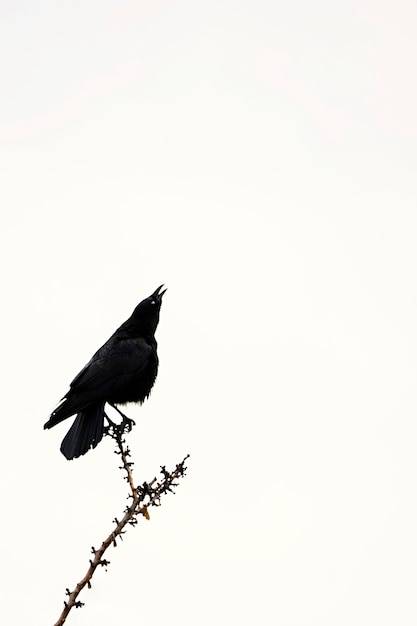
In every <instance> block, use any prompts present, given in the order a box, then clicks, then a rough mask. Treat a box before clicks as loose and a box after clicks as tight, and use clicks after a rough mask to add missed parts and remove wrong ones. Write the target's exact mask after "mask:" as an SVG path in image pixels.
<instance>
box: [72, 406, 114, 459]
mask: <svg viewBox="0 0 417 626" xmlns="http://www.w3.org/2000/svg"><path fill="white" fill-rule="evenodd" d="M103 433H104V403H103V404H96V405H94V406H89V407H87V408H85V409H83V410H82V411H80V412H79V413H78V415H77V417H76V418H75V421H74V423H73V425H72V426H71V428H70V429H69V431H68V432H67V434H66V435H65V437H64V439H63V441H62V443H61V452H62V454H63V455H64V456H65V458H67V459H68V460H69V461H70V460H71V459H76V458H77V457H79V456H82V455H83V454H85V453H86V452H88V451H89V449H90V448H95V447H96V445H97V444H98V443H100V441H101V440H102V438H103Z"/></svg>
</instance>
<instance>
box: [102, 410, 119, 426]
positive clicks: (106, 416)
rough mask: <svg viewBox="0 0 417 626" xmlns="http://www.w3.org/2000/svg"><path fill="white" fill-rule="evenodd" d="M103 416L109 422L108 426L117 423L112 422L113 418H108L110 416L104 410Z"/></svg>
mask: <svg viewBox="0 0 417 626" xmlns="http://www.w3.org/2000/svg"><path fill="white" fill-rule="evenodd" d="M104 417H105V418H106V420H107V421H108V423H109V426H117V424H116V423H115V422H113V420H111V419H110V417H109V416H108V415H107V413H106V412H104Z"/></svg>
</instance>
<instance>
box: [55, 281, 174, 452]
mask: <svg viewBox="0 0 417 626" xmlns="http://www.w3.org/2000/svg"><path fill="white" fill-rule="evenodd" d="M162 287H163V285H161V286H160V287H158V289H156V290H155V291H154V292H153V294H152V295H151V296H149V298H145V300H142V302H140V303H139V304H138V306H137V307H136V308H135V310H134V311H133V313H132V315H131V316H130V317H129V319H128V320H126V322H124V323H123V324H122V325H121V326H120V328H118V329H117V330H116V332H115V333H114V334H113V335H112V336H111V337H110V339H109V340H108V341H106V343H105V344H104V345H103V346H102V347H101V348H100V349H99V350H98V351H97V352H96V353H95V354H94V356H93V357H92V359H91V360H90V361H89V362H88V363H87V365H86V366H85V367H84V368H83V369H82V370H81V372H80V373H79V374H77V376H76V377H75V378H74V380H73V381H72V383H71V385H70V389H69V391H68V393H67V394H66V395H65V396H64V397H63V398H62V400H61V402H60V404H59V405H58V407H57V408H56V409H55V411H53V412H52V414H51V417H50V418H49V420H48V421H47V422H46V424H45V425H44V428H52V427H53V426H55V425H56V424H59V422H62V421H63V420H65V419H67V418H68V417H71V415H75V414H77V417H76V418H75V421H74V423H73V425H72V426H71V428H70V429H69V431H68V432H67V434H66V435H65V437H64V439H63V441H62V444H61V452H62V454H63V455H64V456H65V457H66V458H67V459H68V460H70V459H75V458H77V457H79V456H82V455H83V454H85V453H86V452H88V450H89V449H90V448H95V447H96V446H97V444H98V443H99V442H100V441H101V439H102V437H103V433H104V418H105V411H104V407H105V404H106V402H107V403H108V404H110V405H111V406H113V407H114V408H115V409H116V410H117V411H119V409H117V407H115V406H114V405H116V404H125V403H127V402H140V403H142V402H143V401H144V400H146V398H147V397H148V396H149V394H150V392H151V389H152V386H153V384H154V382H155V379H156V375H157V373H158V355H157V343H156V339H155V331H156V328H157V326H158V322H159V311H160V308H161V303H162V296H163V295H164V293H165V291H166V289H164V290H163V291H161V289H162ZM119 413H121V411H119ZM121 415H122V416H123V413H121ZM123 417H125V416H123Z"/></svg>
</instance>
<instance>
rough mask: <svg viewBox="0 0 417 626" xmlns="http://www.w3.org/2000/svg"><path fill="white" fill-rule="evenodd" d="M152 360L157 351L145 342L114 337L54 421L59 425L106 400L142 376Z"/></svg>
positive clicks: (74, 386) (73, 387)
mask: <svg viewBox="0 0 417 626" xmlns="http://www.w3.org/2000/svg"><path fill="white" fill-rule="evenodd" d="M152 358H153V348H152V346H150V345H149V344H148V343H147V342H146V341H145V340H144V339H142V338H139V339H130V338H123V339H119V338H117V337H111V338H110V339H109V340H108V341H107V342H106V343H105V344H104V346H102V347H101V348H100V349H99V350H98V351H97V352H96V353H95V355H94V356H93V357H92V359H91V360H90V361H89V362H88V363H87V365H86V366H85V367H84V368H83V369H82V370H81V371H80V372H79V373H78V374H77V376H76V377H75V378H74V380H73V381H72V383H71V385H70V390H69V391H68V393H67V394H66V395H65V396H64V398H62V401H61V403H60V404H59V405H58V407H57V408H56V409H55V411H53V413H52V416H53V421H54V422H56V423H58V421H61V420H63V419H66V418H67V417H69V416H70V415H73V414H74V413H78V411H81V410H82V409H84V408H85V407H86V406H88V405H89V404H92V403H95V402H102V401H103V400H104V401H105V400H106V398H107V397H108V395H109V394H111V395H113V394H114V392H117V390H118V389H119V388H120V387H123V386H124V385H126V384H129V383H130V382H131V381H132V380H133V379H134V378H136V377H137V376H140V374H141V372H143V371H144V370H145V368H146V367H147V365H148V364H149V361H150V360H151V359H152Z"/></svg>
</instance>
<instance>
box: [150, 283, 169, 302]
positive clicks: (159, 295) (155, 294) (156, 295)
mask: <svg viewBox="0 0 417 626" xmlns="http://www.w3.org/2000/svg"><path fill="white" fill-rule="evenodd" d="M163 286H164V285H159V287H158V289H155V291H154V292H153V294H152V295H151V298H155V300H159V301H161V300H162V296H163V295H164V293H165V292H166V289H164V290H163V291H161V289H162V287H163Z"/></svg>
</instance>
